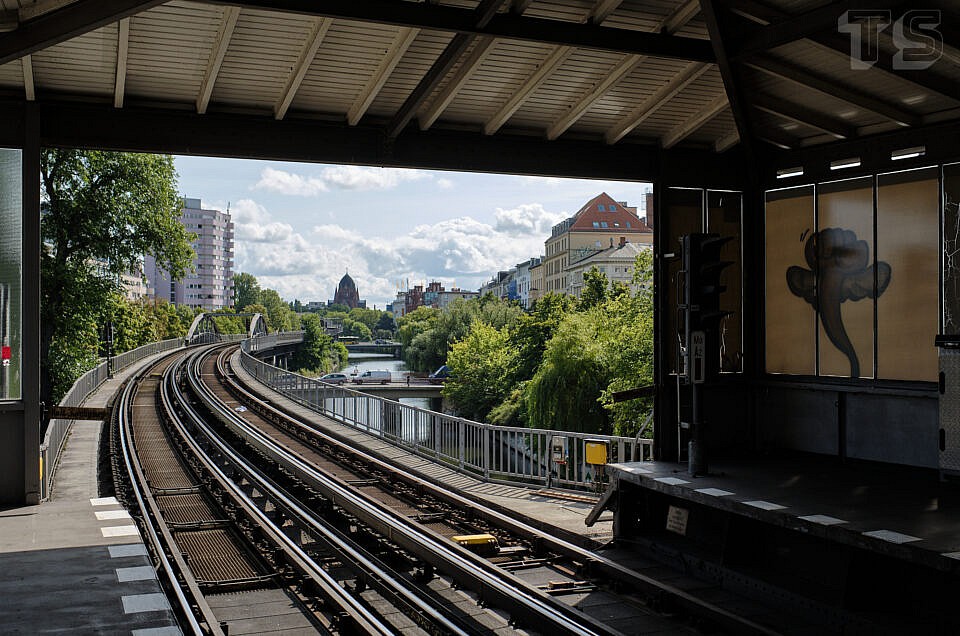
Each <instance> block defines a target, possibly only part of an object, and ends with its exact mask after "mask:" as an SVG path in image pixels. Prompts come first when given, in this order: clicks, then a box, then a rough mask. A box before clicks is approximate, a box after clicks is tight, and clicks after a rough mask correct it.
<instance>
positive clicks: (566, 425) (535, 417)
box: [526, 309, 610, 433]
mask: <svg viewBox="0 0 960 636" xmlns="http://www.w3.org/2000/svg"><path fill="white" fill-rule="evenodd" d="M604 318H605V316H601V315H600V313H599V311H598V310H596V309H593V310H591V311H589V312H576V313H573V314H570V315H568V316H567V317H566V318H564V320H563V322H562V323H561V324H560V326H559V328H558V329H557V332H556V333H555V334H554V336H553V338H551V339H550V341H549V342H548V343H547V346H546V349H545V350H544V353H543V364H541V365H540V368H539V369H537V372H536V374H534V376H533V379H531V380H530V382H529V383H528V384H527V390H526V409H527V414H528V418H529V421H530V425H531V426H533V427H534V428H547V429H556V430H567V431H577V432H581V433H609V432H610V423H609V418H608V416H607V413H606V411H605V410H604V409H603V407H602V406H601V405H600V403H599V399H600V394H601V392H602V391H603V389H605V388H606V387H607V385H608V383H609V379H608V371H607V369H606V367H605V366H604V364H603V357H604V356H603V353H604V352H603V347H604V346H605V343H601V342H600V341H599V340H598V335H599V328H600V323H601V322H602V320H603V319H604Z"/></svg>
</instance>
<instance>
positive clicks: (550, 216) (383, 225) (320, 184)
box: [175, 157, 652, 309]
mask: <svg viewBox="0 0 960 636" xmlns="http://www.w3.org/2000/svg"><path fill="white" fill-rule="evenodd" d="M175 161H176V166H177V172H178V173H179V185H180V191H181V192H182V193H183V195H184V196H186V197H190V198H195V199H200V200H201V201H202V202H203V206H204V207H205V208H212V209H218V210H227V209H228V207H229V211H230V214H231V217H232V220H233V223H234V233H235V237H234V259H235V260H234V272H246V273H249V274H253V275H254V276H255V277H256V278H257V280H258V281H259V283H260V286H261V287H265V288H271V289H275V290H277V291H278V292H279V293H280V295H281V296H282V297H283V298H284V299H285V300H288V301H292V300H294V299H299V300H300V301H301V302H303V303H307V302H310V301H323V302H326V301H327V300H329V299H332V298H333V294H334V292H335V291H336V287H337V283H338V282H339V281H340V279H341V278H342V277H343V275H344V273H347V272H349V274H350V276H351V277H352V278H353V279H354V281H356V283H357V289H358V291H359V292H360V298H361V299H365V300H366V301H367V306H368V307H373V306H376V307H377V308H379V309H383V308H384V307H385V306H386V304H387V303H389V302H391V301H393V299H394V298H395V297H396V293H397V290H398V288H402V287H404V286H406V285H407V284H409V285H410V286H413V285H419V284H426V283H428V282H430V281H434V280H437V281H440V282H442V283H443V285H444V287H446V288H447V289H450V288H451V287H454V286H456V287H460V288H462V289H468V290H476V289H478V288H479V287H480V286H481V285H482V284H483V283H484V282H486V281H487V280H489V279H490V278H491V277H492V276H493V275H494V274H495V273H496V272H497V271H499V270H505V269H509V268H511V267H513V266H515V265H516V264H517V263H522V262H523V261H525V260H527V259H528V258H530V257H534V256H539V255H541V254H542V253H543V242H544V241H545V240H546V239H547V237H549V236H550V228H551V227H552V226H553V225H554V224H556V223H558V222H560V221H562V220H563V219H565V218H567V217H569V216H571V215H572V214H574V213H575V212H576V211H577V210H579V209H580V207H581V206H583V204H584V203H586V202H587V201H588V200H590V199H591V198H593V197H594V196H596V195H597V194H600V193H601V192H606V193H607V194H609V195H610V196H611V197H613V198H614V199H616V200H617V201H626V202H627V203H628V205H631V206H636V207H638V208H640V216H643V214H644V213H643V210H642V206H643V193H644V192H646V191H649V190H651V189H652V188H651V186H650V184H649V183H643V182H617V181H597V180H586V179H557V178H552V177H524V176H515V175H494V174H480V173H464V172H442V171H434V170H414V169H398V168H376V167H364V166H337V165H326V164H307V163H284V162H278V161H257V160H249V159H216V158H203V157H176V159H175Z"/></svg>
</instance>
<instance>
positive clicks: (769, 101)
mask: <svg viewBox="0 0 960 636" xmlns="http://www.w3.org/2000/svg"><path fill="white" fill-rule="evenodd" d="M750 105H751V106H753V107H754V108H757V109H759V110H762V111H764V112H766V113H770V114H772V115H776V116H777V117H781V118H783V119H789V120H790V121H792V122H796V123H798V124H803V125H804V126H809V127H810V128H816V129H817V130H821V131H823V132H825V133H827V134H828V135H832V136H834V137H836V138H837V139H853V138H854V137H856V135H857V131H856V128H854V127H853V126H849V125H847V124H845V123H842V122H839V121H837V120H835V119H833V118H831V117H827V116H825V115H823V114H821V113H817V112H814V111H811V110H809V109H807V108H804V107H802V106H797V105H796V104H793V103H790V102H787V101H785V100H781V99H776V98H772V97H770V96H768V95H760V94H755V95H752V96H751V98H750Z"/></svg>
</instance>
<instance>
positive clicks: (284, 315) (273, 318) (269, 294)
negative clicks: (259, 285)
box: [260, 289, 300, 331]
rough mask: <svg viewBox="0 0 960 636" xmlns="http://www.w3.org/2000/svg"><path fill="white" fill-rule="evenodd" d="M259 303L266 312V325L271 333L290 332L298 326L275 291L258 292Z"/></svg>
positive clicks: (263, 290) (287, 307)
mask: <svg viewBox="0 0 960 636" xmlns="http://www.w3.org/2000/svg"><path fill="white" fill-rule="evenodd" d="M260 303H261V304H262V305H263V306H264V307H265V308H266V310H267V314H266V315H267V317H268V319H269V320H268V323H269V324H270V328H271V330H273V331H278V330H279V331H292V330H293V329H295V328H296V327H298V326H299V324H300V323H299V321H297V320H296V319H295V318H294V316H295V314H294V313H293V312H292V311H291V310H290V306H289V305H287V303H285V302H284V301H283V298H281V297H280V293H279V292H277V291H276V290H275V289H262V290H260Z"/></svg>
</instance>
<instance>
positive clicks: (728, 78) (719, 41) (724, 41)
mask: <svg viewBox="0 0 960 636" xmlns="http://www.w3.org/2000/svg"><path fill="white" fill-rule="evenodd" d="M721 6H722V5H721ZM700 9H701V11H703V17H704V20H705V21H706V23H707V32H708V33H709V34H710V42H711V44H712V45H713V53H714V55H716V56H717V65H718V66H719V67H720V77H721V78H722V79H723V88H724V90H725V91H726V94H727V99H728V100H729V103H730V110H731V112H733V121H734V123H735V124H736V126H737V134H738V135H739V136H740V141H741V142H742V143H743V148H744V151H745V153H746V156H747V161H748V162H753V161H754V160H755V157H756V154H755V152H754V148H753V137H752V135H751V133H752V129H753V126H752V125H751V122H750V117H749V115H748V114H747V109H746V106H745V104H746V102H747V100H746V98H745V96H744V94H743V90H742V88H743V77H742V75H741V72H740V69H738V68H735V67H734V65H733V64H732V63H731V62H730V53H729V50H728V48H727V47H728V45H729V44H730V42H731V40H735V39H736V38H737V37H738V36H739V34H735V33H733V32H732V30H731V26H732V22H731V18H732V17H734V16H731V15H730V14H729V13H726V12H723V13H721V9H720V8H719V7H718V5H717V3H716V2H715V1H714V0H700Z"/></svg>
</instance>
